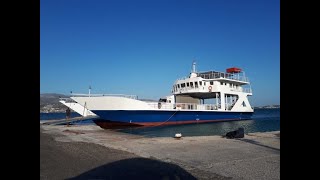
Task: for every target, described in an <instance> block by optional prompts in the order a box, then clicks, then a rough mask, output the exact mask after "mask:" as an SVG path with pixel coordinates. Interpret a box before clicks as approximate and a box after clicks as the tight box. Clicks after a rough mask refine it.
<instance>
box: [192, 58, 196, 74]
mask: <svg viewBox="0 0 320 180" xmlns="http://www.w3.org/2000/svg"><path fill="white" fill-rule="evenodd" d="M191 73H196V61H195V60H193V61H192V71H191Z"/></svg>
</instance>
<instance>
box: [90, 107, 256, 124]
mask: <svg viewBox="0 0 320 180" xmlns="http://www.w3.org/2000/svg"><path fill="white" fill-rule="evenodd" d="M92 112H93V113H95V114H97V115H98V116H99V117H100V118H101V120H102V121H103V120H106V121H109V122H110V121H113V122H124V123H161V122H165V121H168V122H179V121H195V120H196V121H207V120H219V121H223V120H226V121H227V120H242V119H251V116H252V114H253V113H252V112H216V111H154V110H93V111H92ZM101 120H100V121H101Z"/></svg>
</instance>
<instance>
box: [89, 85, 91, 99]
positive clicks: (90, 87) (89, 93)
mask: <svg viewBox="0 0 320 180" xmlns="http://www.w3.org/2000/svg"><path fill="white" fill-rule="evenodd" d="M90 94H91V86H89V97H90Z"/></svg>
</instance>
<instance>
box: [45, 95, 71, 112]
mask: <svg viewBox="0 0 320 180" xmlns="http://www.w3.org/2000/svg"><path fill="white" fill-rule="evenodd" d="M67 97H70V96H67V95H64V94H56V93H45V94H40V112H64V111H65V109H66V106H65V105H63V104H61V103H60V102H59V98H67Z"/></svg>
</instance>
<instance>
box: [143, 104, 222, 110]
mask: <svg viewBox="0 0 320 180" xmlns="http://www.w3.org/2000/svg"><path fill="white" fill-rule="evenodd" d="M148 105H149V106H150V107H152V108H155V109H165V110H172V109H187V110H218V109H220V108H221V106H220V105H217V104H194V103H175V104H173V103H158V102H155V103H148Z"/></svg>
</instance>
